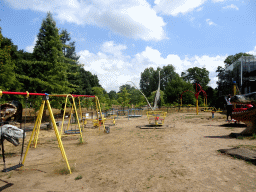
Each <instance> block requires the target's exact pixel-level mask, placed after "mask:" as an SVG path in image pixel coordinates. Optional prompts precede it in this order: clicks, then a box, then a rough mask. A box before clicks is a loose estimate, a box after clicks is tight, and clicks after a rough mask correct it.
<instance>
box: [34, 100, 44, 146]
mask: <svg viewBox="0 0 256 192" xmlns="http://www.w3.org/2000/svg"><path fill="white" fill-rule="evenodd" d="M44 106H45V101H44V100H43V101H42V106H41V107H40V110H41V111H40V110H39V113H38V119H37V121H36V129H35V131H36V133H35V135H34V147H35V148H36V147H37V141H38V135H39V131H40V126H41V121H42V117H43V112H44Z"/></svg>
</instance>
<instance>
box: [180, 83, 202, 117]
mask: <svg viewBox="0 0 256 192" xmlns="http://www.w3.org/2000/svg"><path fill="white" fill-rule="evenodd" d="M195 85H196V92H193V91H190V90H186V91H183V92H182V93H181V96H180V102H181V103H180V105H181V106H182V96H183V94H184V93H186V92H191V93H193V94H194V95H195V97H196V114H197V115H198V96H199V94H200V93H201V92H202V93H203V95H204V106H205V105H207V94H206V92H205V91H204V90H203V88H202V87H201V85H200V84H198V83H195ZM197 86H199V89H197Z"/></svg>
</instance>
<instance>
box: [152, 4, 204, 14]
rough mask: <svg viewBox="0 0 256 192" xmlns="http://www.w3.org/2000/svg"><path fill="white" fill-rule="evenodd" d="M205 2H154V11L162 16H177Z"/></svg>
mask: <svg viewBox="0 0 256 192" xmlns="http://www.w3.org/2000/svg"><path fill="white" fill-rule="evenodd" d="M204 2H206V0H194V1H188V0H172V1H169V0H156V1H155V2H154V3H155V4H156V5H155V6H154V9H155V10H156V11H157V12H159V13H162V14H164V15H172V16H177V15H178V14H180V13H182V14H185V13H188V12H190V11H193V10H194V9H195V8H197V7H200V6H201V5H202V4H204Z"/></svg>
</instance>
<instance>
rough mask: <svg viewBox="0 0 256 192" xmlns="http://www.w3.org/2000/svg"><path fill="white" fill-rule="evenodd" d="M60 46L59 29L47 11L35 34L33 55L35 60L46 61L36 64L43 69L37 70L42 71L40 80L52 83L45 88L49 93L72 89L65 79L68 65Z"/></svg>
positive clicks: (64, 91)
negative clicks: (42, 63) (41, 64)
mask: <svg viewBox="0 0 256 192" xmlns="http://www.w3.org/2000/svg"><path fill="white" fill-rule="evenodd" d="M62 47H63V44H62V42H61V39H60V35H59V30H58V28H57V27H56V23H55V21H54V20H53V18H52V14H51V13H50V12H48V13H47V17H46V19H44V20H43V22H42V25H41V28H40V30H39V33H38V35H37V42H36V45H35V47H34V51H33V56H34V58H35V60H36V61H43V62H46V63H47V64H46V65H45V63H44V65H43V66H38V67H39V68H43V71H38V73H40V72H41V73H43V75H41V80H42V81H46V82H48V83H49V84H51V85H52V86H49V87H46V89H45V91H47V92H49V93H69V92H70V91H72V90H71V89H70V88H69V83H68V81H67V69H68V66H67V65H66V63H65V58H64V55H63V52H62ZM38 64H40V63H38Z"/></svg>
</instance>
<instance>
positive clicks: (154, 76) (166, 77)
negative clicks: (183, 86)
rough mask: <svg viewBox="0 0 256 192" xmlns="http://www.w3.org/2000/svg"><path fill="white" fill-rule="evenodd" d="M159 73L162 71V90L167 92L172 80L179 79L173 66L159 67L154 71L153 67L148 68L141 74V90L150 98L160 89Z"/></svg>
mask: <svg viewBox="0 0 256 192" xmlns="http://www.w3.org/2000/svg"><path fill="white" fill-rule="evenodd" d="M159 71H160V89H161V90H162V91H164V92H165V89H166V87H167V85H168V83H169V82H170V81H172V79H174V78H177V77H179V75H178V74H177V73H176V72H175V68H174V66H173V65H171V64H169V65H167V66H163V68H160V67H158V68H157V69H156V70H154V69H153V68H152V67H150V68H146V69H145V70H144V72H143V73H141V79H140V89H141V91H142V92H143V93H144V94H145V95H146V96H147V97H149V96H150V95H151V93H152V92H153V91H156V90H157V88H158V82H159Z"/></svg>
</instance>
